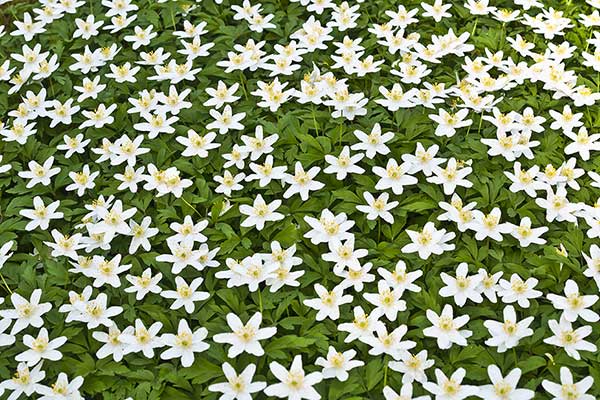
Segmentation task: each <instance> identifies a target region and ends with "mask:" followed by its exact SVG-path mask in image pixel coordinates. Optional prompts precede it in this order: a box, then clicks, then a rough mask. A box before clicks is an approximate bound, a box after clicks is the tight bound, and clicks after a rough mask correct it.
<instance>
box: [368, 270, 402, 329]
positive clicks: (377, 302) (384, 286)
mask: <svg viewBox="0 0 600 400" xmlns="http://www.w3.org/2000/svg"><path fill="white" fill-rule="evenodd" d="M377 290H378V293H365V294H363V296H364V298H365V299H366V300H367V301H368V302H369V303H371V304H373V305H374V306H376V307H377V308H376V310H379V311H380V313H381V314H383V315H385V316H386V318H387V319H389V320H390V321H395V320H396V317H397V316H398V312H400V311H404V310H406V302H405V301H404V300H401V299H400V297H402V291H401V290H400V289H394V288H393V287H392V288H390V286H389V285H388V283H387V281H385V280H383V279H382V280H380V281H379V282H377Z"/></svg>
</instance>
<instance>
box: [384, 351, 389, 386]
mask: <svg viewBox="0 0 600 400" xmlns="http://www.w3.org/2000/svg"><path fill="white" fill-rule="evenodd" d="M383 364H384V365H383V387H386V386H387V372H388V356H387V354H386V355H385V357H384V358H383Z"/></svg>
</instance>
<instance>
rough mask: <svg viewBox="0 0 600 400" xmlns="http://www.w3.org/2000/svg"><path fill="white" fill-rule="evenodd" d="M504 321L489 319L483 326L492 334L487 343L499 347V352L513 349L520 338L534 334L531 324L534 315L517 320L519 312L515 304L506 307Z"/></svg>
mask: <svg viewBox="0 0 600 400" xmlns="http://www.w3.org/2000/svg"><path fill="white" fill-rule="evenodd" d="M503 317H504V320H503V321H492V320H487V321H484V322H483V326H485V327H486V328H487V330H488V331H489V332H490V335H491V336H492V337H491V338H489V339H488V340H486V341H485V344H486V345H488V346H491V347H497V348H498V353H504V352H505V351H506V349H512V348H513V347H516V346H517V345H518V344H519V340H521V339H523V338H524V337H528V336H531V335H533V330H532V329H530V328H529V325H531V323H532V322H533V320H534V318H533V317H527V318H525V319H523V320H521V321H517V314H516V313H515V308H514V307H513V306H506V307H504V311H503Z"/></svg>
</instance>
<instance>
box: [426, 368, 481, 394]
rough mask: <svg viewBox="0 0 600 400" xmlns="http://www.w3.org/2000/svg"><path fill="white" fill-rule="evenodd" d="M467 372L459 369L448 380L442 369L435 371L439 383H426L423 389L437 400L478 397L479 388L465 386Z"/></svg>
mask: <svg viewBox="0 0 600 400" xmlns="http://www.w3.org/2000/svg"><path fill="white" fill-rule="evenodd" d="M465 375H466V371H465V369H464V368H459V369H457V370H456V371H454V373H453V374H452V375H451V376H450V377H449V378H448V377H447V376H446V374H444V373H443V372H442V370H440V369H436V370H435V378H436V380H437V383H433V382H425V383H424V384H423V387H424V388H425V390H427V391H429V392H430V393H431V394H434V395H435V398H436V400H462V399H466V398H467V397H470V396H478V395H479V388H478V387H477V386H471V385H463V384H462V381H463V379H464V378H465Z"/></svg>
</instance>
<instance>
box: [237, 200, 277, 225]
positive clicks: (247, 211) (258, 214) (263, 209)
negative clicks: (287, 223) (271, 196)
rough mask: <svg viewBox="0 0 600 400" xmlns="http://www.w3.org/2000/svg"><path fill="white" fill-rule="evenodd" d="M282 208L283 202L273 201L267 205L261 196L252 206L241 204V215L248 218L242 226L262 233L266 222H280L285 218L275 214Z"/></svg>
mask: <svg viewBox="0 0 600 400" xmlns="http://www.w3.org/2000/svg"><path fill="white" fill-rule="evenodd" d="M280 206H281V200H273V201H272V202H271V203H269V204H267V203H266V202H265V201H264V200H263V198H262V196H261V195H260V194H259V195H257V196H256V199H254V204H252V206H249V205H246V204H240V213H241V214H243V215H247V216H248V218H246V219H245V220H243V221H242V223H241V224H240V226H243V227H246V228H247V227H250V228H251V227H253V226H255V227H256V229H257V230H259V231H261V230H262V229H263V228H264V227H265V222H269V221H279V220H282V219H283V218H284V215H283V214H281V213H278V212H275V210H277V209H278V208H279V207H280Z"/></svg>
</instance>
